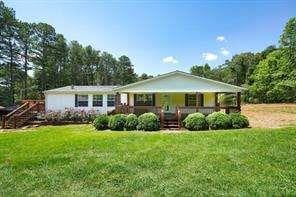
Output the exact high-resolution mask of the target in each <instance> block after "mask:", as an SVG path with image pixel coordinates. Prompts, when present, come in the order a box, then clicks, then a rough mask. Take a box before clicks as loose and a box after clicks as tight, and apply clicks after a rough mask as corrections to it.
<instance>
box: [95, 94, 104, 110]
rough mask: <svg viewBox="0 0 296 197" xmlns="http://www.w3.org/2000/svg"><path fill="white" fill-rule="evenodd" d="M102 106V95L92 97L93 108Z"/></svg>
mask: <svg viewBox="0 0 296 197" xmlns="http://www.w3.org/2000/svg"><path fill="white" fill-rule="evenodd" d="M102 106H103V95H93V107H102Z"/></svg>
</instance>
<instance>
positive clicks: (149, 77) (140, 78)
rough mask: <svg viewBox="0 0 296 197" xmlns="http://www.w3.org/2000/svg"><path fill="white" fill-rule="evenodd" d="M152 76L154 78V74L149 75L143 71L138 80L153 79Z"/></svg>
mask: <svg viewBox="0 0 296 197" xmlns="http://www.w3.org/2000/svg"><path fill="white" fill-rule="evenodd" d="M151 78H153V76H152V75H147V74H146V73H143V74H141V75H140V76H138V81H142V80H146V79H151Z"/></svg>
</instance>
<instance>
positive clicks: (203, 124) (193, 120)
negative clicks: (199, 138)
mask: <svg viewBox="0 0 296 197" xmlns="http://www.w3.org/2000/svg"><path fill="white" fill-rule="evenodd" d="M184 126H185V128H186V129H188V130H190V131H198V130H207V129H208V128H209V126H208V123H207V121H206V117H205V116H204V115H203V114H201V113H193V114H189V115H188V116H187V117H186V118H185V119H184Z"/></svg>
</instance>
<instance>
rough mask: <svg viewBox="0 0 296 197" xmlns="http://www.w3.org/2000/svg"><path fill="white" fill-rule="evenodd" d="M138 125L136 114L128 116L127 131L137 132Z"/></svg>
mask: <svg viewBox="0 0 296 197" xmlns="http://www.w3.org/2000/svg"><path fill="white" fill-rule="evenodd" d="M137 125H138V117H137V116H136V115H135V114H129V115H128V116H126V120H125V125H124V127H125V129H126V130H127V131H132V130H136V129H137Z"/></svg>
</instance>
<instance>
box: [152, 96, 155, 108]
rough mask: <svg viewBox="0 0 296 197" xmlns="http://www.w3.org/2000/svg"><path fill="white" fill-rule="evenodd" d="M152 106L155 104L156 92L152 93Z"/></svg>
mask: <svg viewBox="0 0 296 197" xmlns="http://www.w3.org/2000/svg"><path fill="white" fill-rule="evenodd" d="M152 106H155V94H152Z"/></svg>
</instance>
